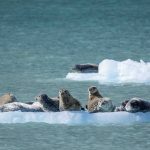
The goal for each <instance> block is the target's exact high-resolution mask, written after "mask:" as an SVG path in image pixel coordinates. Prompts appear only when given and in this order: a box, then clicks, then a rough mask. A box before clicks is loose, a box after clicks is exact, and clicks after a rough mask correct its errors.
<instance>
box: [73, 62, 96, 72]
mask: <svg viewBox="0 0 150 150" xmlns="http://www.w3.org/2000/svg"><path fill="white" fill-rule="evenodd" d="M72 71H73V72H80V73H98V65H96V64H90V63H87V64H76V65H75V66H74V67H73V68H72Z"/></svg>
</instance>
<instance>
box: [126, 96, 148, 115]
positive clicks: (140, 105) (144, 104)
mask: <svg viewBox="0 0 150 150" xmlns="http://www.w3.org/2000/svg"><path fill="white" fill-rule="evenodd" d="M125 110H126V111H127V112H133V113H134V112H148V111H150V102H149V101H145V100H143V99H141V98H138V97H134V98H131V99H130V100H129V101H128V102H127V104H126V106H125Z"/></svg>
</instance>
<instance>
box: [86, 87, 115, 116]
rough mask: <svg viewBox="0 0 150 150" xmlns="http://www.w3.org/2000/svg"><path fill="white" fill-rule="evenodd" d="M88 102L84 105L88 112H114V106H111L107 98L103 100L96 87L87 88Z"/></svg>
mask: <svg viewBox="0 0 150 150" xmlns="http://www.w3.org/2000/svg"><path fill="white" fill-rule="evenodd" d="M88 92H89V100H88V104H87V105H86V107H87V110H88V112H90V113H96V112H112V111H114V108H115V106H114V105H113V104H112V101H111V100H110V99H109V98H104V97H103V96H102V95H101V94H100V92H99V91H98V89H97V87H95V86H92V87H89V88H88Z"/></svg>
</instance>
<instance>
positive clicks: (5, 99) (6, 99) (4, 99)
mask: <svg viewBox="0 0 150 150" xmlns="http://www.w3.org/2000/svg"><path fill="white" fill-rule="evenodd" d="M12 102H17V99H16V97H15V96H14V95H13V94H11V93H6V94H4V95H3V96H1V97H0V106H2V105H4V104H7V103H12Z"/></svg>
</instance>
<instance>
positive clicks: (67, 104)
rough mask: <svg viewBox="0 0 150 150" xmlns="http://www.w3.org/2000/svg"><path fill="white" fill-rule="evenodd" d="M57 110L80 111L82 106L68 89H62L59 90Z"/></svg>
mask: <svg viewBox="0 0 150 150" xmlns="http://www.w3.org/2000/svg"><path fill="white" fill-rule="evenodd" d="M59 110H60V111H80V110H82V106H81V103H80V102H79V101H78V100H77V99H75V98H74V97H73V96H72V95H71V94H70V93H69V91H68V90H66V89H62V90H60V91H59Z"/></svg>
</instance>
